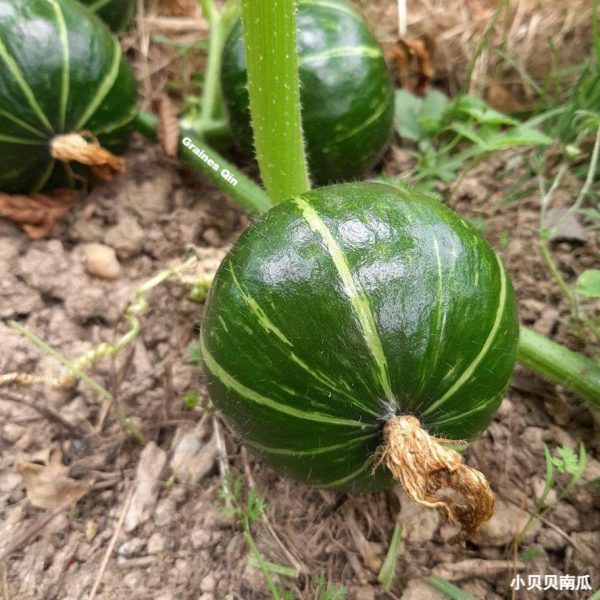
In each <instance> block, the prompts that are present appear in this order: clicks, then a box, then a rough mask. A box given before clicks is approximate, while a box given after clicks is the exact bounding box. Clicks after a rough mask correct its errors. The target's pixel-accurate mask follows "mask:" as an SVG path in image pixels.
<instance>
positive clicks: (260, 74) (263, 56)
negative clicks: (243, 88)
mask: <svg viewBox="0 0 600 600" xmlns="http://www.w3.org/2000/svg"><path fill="white" fill-rule="evenodd" d="M242 21H243V23H244V47H245V49H246V63H247V68H248V92H249V95H250V113H251V115H252V129H253V131H254V144H255V148H256V156H257V159H258V164H259V167H260V174H261V177H262V180H263V183H264V184H265V188H266V189H267V192H268V193H269V196H270V197H271V199H272V200H273V201H274V202H279V201H281V200H284V199H286V198H289V197H291V196H294V195H297V194H301V193H303V192H305V191H307V190H308V189H309V188H310V183H309V178H308V168H307V163H306V155H305V152H304V138H303V134H302V121H301V118H300V112H301V106H300V84H299V77H298V50H297V44H296V2H295V1H285V2H273V1H272V0H242Z"/></svg>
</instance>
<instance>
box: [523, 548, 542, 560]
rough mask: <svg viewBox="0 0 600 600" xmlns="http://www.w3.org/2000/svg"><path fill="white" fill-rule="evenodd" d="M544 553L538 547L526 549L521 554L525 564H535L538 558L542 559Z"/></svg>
mask: <svg viewBox="0 0 600 600" xmlns="http://www.w3.org/2000/svg"><path fill="white" fill-rule="evenodd" d="M543 555H544V553H543V552H542V551H541V550H540V549H539V548H536V547H532V548H526V549H525V550H523V551H522V552H521V554H520V557H521V560H522V561H523V562H525V563H530V562H533V561H534V560H535V559H536V558H540V556H543Z"/></svg>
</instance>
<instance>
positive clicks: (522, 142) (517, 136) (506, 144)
mask: <svg viewBox="0 0 600 600" xmlns="http://www.w3.org/2000/svg"><path fill="white" fill-rule="evenodd" d="M485 143H486V145H487V146H488V148H489V150H490V151H491V152H493V151H495V150H503V149H505V148H512V147H513V146H549V145H550V144H551V143H552V139H551V138H549V137H548V136H547V135H544V134H543V133H542V132H541V131H538V130H537V129H533V128H532V127H526V126H524V125H522V126H519V127H513V128H512V129H508V130H507V131H502V132H500V133H497V134H494V135H493V136H490V137H488V138H485Z"/></svg>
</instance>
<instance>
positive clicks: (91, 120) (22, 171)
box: [0, 0, 137, 194]
mask: <svg viewBox="0 0 600 600" xmlns="http://www.w3.org/2000/svg"><path fill="white" fill-rule="evenodd" d="M0 15H1V16H2V18H1V19H0V191H2V192H8V193H25V194H27V193H33V192H37V191H40V190H43V189H50V188H53V187H59V186H61V187H63V186H72V185H74V184H75V183H76V179H75V174H74V171H73V168H72V165H74V164H75V163H74V162H72V161H75V162H79V163H83V164H88V165H95V167H97V168H98V169H112V168H113V167H114V168H116V169H119V168H120V166H119V165H120V163H119V160H120V159H117V157H114V156H112V154H111V153H110V152H119V151H122V150H123V149H124V147H125V145H126V141H127V137H128V132H129V124H130V123H131V122H132V120H133V118H134V117H135V114H136V110H137V109H136V92H135V80H134V77H133V73H132V71H131V68H130V67H129V65H128V63H127V62H126V61H125V59H124V58H123V54H122V51H121V47H120V45H119V42H118V40H117V39H116V38H115V37H114V36H113V35H112V34H111V32H110V31H109V30H108V28H107V27H106V25H105V24H104V23H102V22H101V21H100V20H99V19H98V18H97V17H95V16H94V15H92V14H90V12H89V11H88V10H87V9H86V8H85V7H83V6H82V5H81V4H79V2H76V1H75V0H19V2H14V0H0ZM88 141H89V143H88ZM62 161H65V162H62ZM115 165H116V166H115ZM81 172H82V170H81V169H77V175H80V174H81Z"/></svg>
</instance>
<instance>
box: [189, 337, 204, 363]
mask: <svg viewBox="0 0 600 600" xmlns="http://www.w3.org/2000/svg"><path fill="white" fill-rule="evenodd" d="M186 362H188V363H189V364H190V365H194V366H195V367H199V366H200V365H201V364H202V351H201V350H200V342H199V341H198V340H192V341H191V342H190V345H189V346H188V352H187V358H186Z"/></svg>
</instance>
